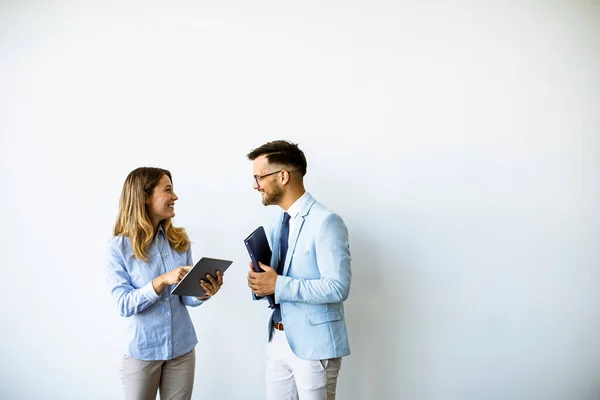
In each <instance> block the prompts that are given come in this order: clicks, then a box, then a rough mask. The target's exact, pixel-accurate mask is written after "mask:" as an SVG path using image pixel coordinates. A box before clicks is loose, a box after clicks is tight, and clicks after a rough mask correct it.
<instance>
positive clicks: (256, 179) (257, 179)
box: [254, 169, 283, 186]
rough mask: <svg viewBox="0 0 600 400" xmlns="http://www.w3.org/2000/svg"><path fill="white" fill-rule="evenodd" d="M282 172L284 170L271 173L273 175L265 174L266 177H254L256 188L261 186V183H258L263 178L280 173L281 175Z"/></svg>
mask: <svg viewBox="0 0 600 400" xmlns="http://www.w3.org/2000/svg"><path fill="white" fill-rule="evenodd" d="M281 171H283V170H282V169H280V170H279V171H275V172H271V173H268V174H264V175H260V176H255V177H254V180H255V181H256V186H260V182H258V181H259V180H261V179H262V178H266V177H267V176H269V175H275V174H278V173H280V172H281Z"/></svg>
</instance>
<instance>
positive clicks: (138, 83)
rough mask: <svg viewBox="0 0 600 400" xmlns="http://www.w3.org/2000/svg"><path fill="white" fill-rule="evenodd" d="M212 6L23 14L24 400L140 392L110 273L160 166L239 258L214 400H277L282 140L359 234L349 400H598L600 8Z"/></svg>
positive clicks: (19, 280)
mask: <svg viewBox="0 0 600 400" xmlns="http://www.w3.org/2000/svg"><path fill="white" fill-rule="evenodd" d="M190 3H192V2H190ZM195 3H196V4H195V5H192V4H188V3H187V2H158V1H151V2H142V1H138V2H133V1H125V2H120V1H114V2H100V1H97V2H90V1H77V2H68V1H62V0H57V1H54V2H52V3H51V4H41V3H38V4H36V3H32V2H28V3H27V4H25V3H24V2H17V1H3V2H0V133H1V136H0V138H1V142H0V145H1V147H0V156H1V160H0V166H1V169H0V177H1V182H0V184H1V190H0V209H1V210H2V211H3V213H4V215H3V218H2V220H3V221H4V224H3V226H2V229H0V246H1V250H0V263H1V268H2V281H3V282H4V285H3V286H2V289H1V290H0V300H1V305H2V312H1V313H0V318H1V320H0V335H1V342H0V360H2V362H0V397H1V398H6V399H117V398H121V396H122V394H121V393H122V392H121V385H120V381H119V380H118V376H117V365H118V360H119V357H120V355H121V342H120V327H121V325H120V319H119V317H118V313H117V307H116V305H115V304H114V303H113V301H112V299H111V298H110V297H109V293H108V288H107V286H106V285H105V283H104V280H103V269H104V259H105V249H106V243H107V241H108V240H109V239H110V235H111V228H112V225H113V222H114V218H115V217H116V213H117V204H118V196H119V193H120V189H121V185H122V182H123V181H124V179H125V176H126V175H127V173H128V172H129V171H130V170H132V169H134V168H136V167H138V166H142V165H149V166H160V167H163V168H168V169H170V170H171V171H172V173H173V177H174V183H175V188H176V191H177V193H178V195H179V197H180V200H179V202H178V203H177V217H176V219H175V223H176V224H178V225H183V226H185V227H186V228H187V229H188V231H189V233H190V235H191V238H192V240H193V241H194V244H193V252H194V256H195V257H194V258H195V259H198V258H199V257H200V256H203V255H205V256H215V257H226V258H231V259H233V260H235V263H234V265H233V266H232V267H231V269H230V270H229V272H228V273H227V275H226V284H225V286H224V287H223V290H222V293H220V294H219V296H218V297H216V298H215V299H213V300H211V301H210V303H208V304H206V305H204V306H202V307H201V308H199V309H194V310H191V314H192V318H193V320H194V324H195V326H196V329H197V332H198V337H199V340H200V345H199V346H198V348H197V351H198V353H197V354H198V368H197V376H196V390H195V393H194V398H196V399H209V398H211V399H261V398H263V395H264V389H263V381H262V377H263V368H264V367H263V361H264V342H263V340H264V333H265V332H264V327H265V324H266V319H267V315H268V310H267V309H266V308H265V307H264V305H263V304H257V303H253V302H251V301H250V299H249V296H250V295H249V291H248V289H247V287H246V285H245V277H246V270H247V266H246V265H247V256H246V252H245V249H244V246H243V243H242V239H243V238H244V237H245V236H246V235H247V234H248V233H249V232H250V231H251V230H252V229H254V228H255V227H256V226H257V225H259V224H262V223H265V222H266V221H267V218H268V216H269V215H270V213H271V212H274V211H275V210H274V209H272V208H265V207H263V206H262V205H261V204H260V199H259V196H258V195H257V194H256V193H255V192H253V191H252V188H251V183H252V182H251V175H252V170H251V164H250V162H249V161H247V160H246V159H245V154H246V153H247V152H248V151H249V150H250V149H252V148H254V147H257V146H259V145H260V144H262V143H264V142H266V141H268V140H274V139H280V138H284V139H291V140H293V141H295V142H297V143H299V144H300V146H301V148H302V149H304V150H305V152H306V155H307V157H308V163H309V166H308V175H307V177H306V186H307V188H308V189H309V191H310V192H311V193H312V194H313V195H314V196H315V197H316V198H317V199H319V200H320V201H321V202H322V203H324V204H325V205H327V206H328V207H330V208H331V209H333V210H335V211H337V212H338V213H339V214H340V215H342V217H343V218H344V219H345V221H346V223H347V225H348V227H349V230H350V235H351V250H352V253H353V265H352V268H353V274H354V279H353V285H352V290H351V294H350V298H349V299H348V301H347V303H346V310H347V311H346V314H347V319H348V326H349V332H350V340H351V347H352V355H351V356H349V357H348V358H346V359H344V364H343V369H342V374H341V377H340V381H339V386H338V390H339V396H338V397H339V398H341V399H369V400H370V399H408V400H481V399H486V400H538V399H539V400H562V399H570V400H592V399H597V398H598V396H600V383H599V382H600V380H599V371H600V335H599V329H600V291H598V290H597V287H598V282H599V280H600V268H599V265H600V264H599V262H600V250H599V249H600V246H599V243H598V242H599V234H600V211H599V207H598V202H599V200H600V179H599V178H600V172H599V171H600V169H599V167H600V158H599V156H600V139H599V137H600V113H599V111H600V10H599V7H598V3H597V2H596V3H594V2H583V1H582V2H576V1H571V0H564V1H554V2H548V3H547V4H538V5H537V6H534V5H533V4H529V2H514V3H509V2H500V1H498V2H491V1H489V2H472V3H468V2H457V3H454V4H452V5H450V4H447V3H444V4H427V5H426V4H425V3H428V2H418V1H414V2H385V1H380V0H376V1H369V2H356V1H337V2H334V1H329V2H327V1H320V2H312V1H309V2H282V1H265V2H248V1H234V0H225V1H203V2H195Z"/></svg>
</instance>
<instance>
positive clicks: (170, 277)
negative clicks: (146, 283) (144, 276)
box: [152, 266, 192, 294]
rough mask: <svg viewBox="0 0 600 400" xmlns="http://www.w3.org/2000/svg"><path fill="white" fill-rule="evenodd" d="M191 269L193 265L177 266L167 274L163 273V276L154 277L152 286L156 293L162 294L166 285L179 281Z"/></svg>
mask: <svg viewBox="0 0 600 400" xmlns="http://www.w3.org/2000/svg"><path fill="white" fill-rule="evenodd" d="M190 269H192V267H191V266H184V267H179V268H175V269H174V270H173V271H171V272H167V273H166V274H162V275H161V276H159V277H157V278H154V280H153V281H152V287H153V288H154V291H155V292H156V294H160V293H161V292H162V291H163V289H164V288H165V286H169V285H174V284H176V283H179V282H180V281H181V280H182V279H183V277H184V276H185V274H187V273H188V271H189V270H190Z"/></svg>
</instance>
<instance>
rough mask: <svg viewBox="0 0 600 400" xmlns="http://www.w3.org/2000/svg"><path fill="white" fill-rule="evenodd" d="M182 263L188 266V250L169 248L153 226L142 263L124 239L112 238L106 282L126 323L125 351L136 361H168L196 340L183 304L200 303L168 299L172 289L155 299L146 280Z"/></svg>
mask: <svg viewBox="0 0 600 400" xmlns="http://www.w3.org/2000/svg"><path fill="white" fill-rule="evenodd" d="M182 265H193V264H192V251H191V248H190V249H188V251H187V252H185V253H179V252H177V251H175V250H173V249H172V248H171V246H170V244H169V241H168V239H167V237H166V236H165V234H164V231H163V230H162V227H160V228H159V231H158V233H157V234H156V237H155V239H154V241H153V242H152V244H151V245H150V248H149V249H148V262H145V261H143V260H137V259H136V258H135V257H134V256H133V249H132V248H131V241H130V239H129V237H127V236H115V237H114V238H113V239H112V240H111V241H110V245H109V254H108V269H107V273H108V282H109V284H110V287H111V293H112V296H113V297H114V299H115V300H116V301H117V304H118V306H119V311H120V313H121V316H122V317H124V319H125V323H126V325H127V329H126V341H127V346H126V349H125V353H126V354H127V355H129V356H130V357H133V358H137V359H138V360H171V359H173V358H177V357H179V356H181V355H183V354H185V353H187V352H189V351H191V350H192V349H193V348H194V347H195V346H196V344H197V343H198V339H197V338H196V332H195V331H194V326H193V324H192V320H191V318H190V314H189V313H188V310H187V307H186V306H191V307H196V306H199V305H200V304H202V303H203V302H202V301H200V300H198V299H197V298H196V297H188V296H172V295H171V291H172V290H173V288H174V287H175V285H171V286H166V287H165V288H164V290H163V291H162V293H160V295H158V294H156V292H155V291H154V288H153V287H152V280H153V279H154V278H156V277H158V276H159V275H162V274H164V273H167V272H169V271H172V270H174V269H175V268H178V267H180V266H182Z"/></svg>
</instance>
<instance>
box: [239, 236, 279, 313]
mask: <svg viewBox="0 0 600 400" xmlns="http://www.w3.org/2000/svg"><path fill="white" fill-rule="evenodd" d="M244 244H245V245H246V249H247V250H248V254H249V255H250V260H251V261H252V264H253V265H254V271H256V272H264V271H263V270H262V269H260V266H259V265H258V262H259V261H260V262H261V263H263V264H264V265H270V264H271V255H272V254H273V253H272V252H271V248H270V247H269V242H268V241H267V235H266V234H265V228H263V227H262V226H259V227H258V228H256V229H255V230H254V232H252V233H251V234H250V235H249V236H248V237H247V238H246V239H244ZM267 300H269V307H270V308H274V307H275V296H274V295H268V296H267Z"/></svg>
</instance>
